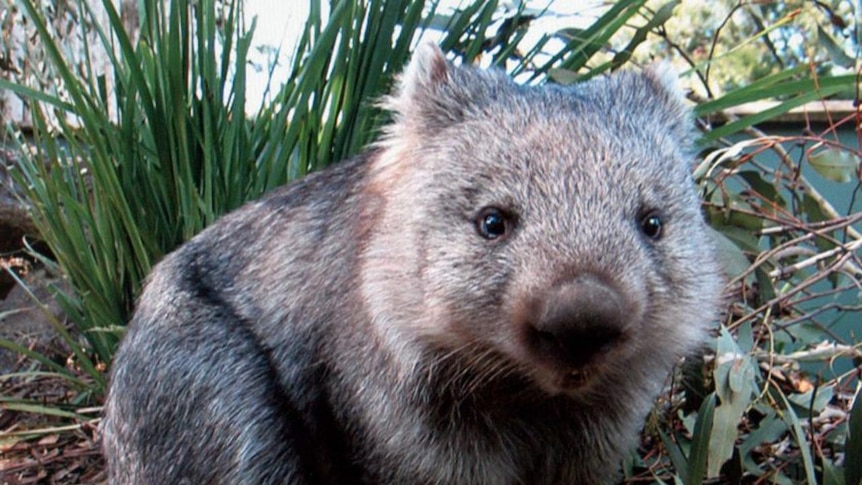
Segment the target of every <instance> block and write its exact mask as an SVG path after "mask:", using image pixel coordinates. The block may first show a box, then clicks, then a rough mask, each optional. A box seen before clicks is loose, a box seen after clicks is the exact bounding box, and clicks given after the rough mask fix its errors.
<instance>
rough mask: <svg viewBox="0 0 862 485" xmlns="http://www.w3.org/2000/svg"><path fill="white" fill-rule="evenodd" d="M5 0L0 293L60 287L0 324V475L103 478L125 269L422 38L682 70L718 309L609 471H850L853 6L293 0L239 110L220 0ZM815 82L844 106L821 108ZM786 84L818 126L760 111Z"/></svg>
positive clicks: (858, 457)
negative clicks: (5, 221)
mask: <svg viewBox="0 0 862 485" xmlns="http://www.w3.org/2000/svg"><path fill="white" fill-rule="evenodd" d="M248 1H252V0H248ZM4 2H5V3H2V4H0V8H2V9H3V10H2V15H0V21H2V23H0V25H2V29H3V34H4V36H3V40H4V42H5V44H4V45H3V48H2V51H0V69H2V70H3V76H2V79H0V90H4V91H5V94H4V96H5V97H4V99H6V100H7V102H9V100H10V99H11V100H14V102H16V103H18V102H20V103H23V104H22V105H21V106H23V107H24V108H25V110H26V113H27V117H28V119H29V120H30V121H29V124H30V125H31V126H30V127H29V128H27V127H25V126H22V125H20V124H19V125H18V126H9V128H8V130H7V135H6V143H8V144H12V145H14V146H15V147H16V150H17V154H16V157H14V158H15V160H14V161H13V162H12V163H11V166H10V167H9V173H10V174H11V175H12V179H13V183H14V190H16V191H18V192H19V193H21V194H22V197H23V200H24V202H25V204H26V206H27V207H28V211H29V215H30V217H32V221H33V223H34V224H35V227H36V229H37V232H36V233H35V234H32V235H31V237H30V238H28V239H26V242H27V244H28V246H27V247H28V248H29V249H28V250H27V252H26V254H23V255H22V256H23V257H22V258H21V260H22V261H25V263H21V264H19V265H13V264H9V261H10V260H9V259H7V260H6V261H7V263H6V266H8V267H9V268H8V269H7V272H8V274H9V275H11V276H12V277H13V278H15V279H16V280H17V281H18V282H19V284H20V285H22V287H23V288H27V285H26V283H25V281H24V280H25V279H26V278H25V277H26V275H25V273H26V272H27V271H31V270H32V268H33V267H41V268H44V270H46V271H49V272H52V273H54V274H57V275H59V277H60V281H62V282H66V283H67V284H62V285H57V286H56V287H55V291H54V298H56V299H57V300H58V301H59V303H60V304H61V305H62V308H63V315H64V317H63V318H60V319H57V318H53V319H50V320H51V321H52V325H53V326H54V330H55V331H56V332H57V333H58V334H59V335H60V337H61V339H62V340H63V343H64V346H63V350H62V351H60V352H53V353H49V352H45V351H40V350H38V349H36V348H35V347H28V346H27V345H24V344H22V343H21V342H18V341H15V340H11V339H4V340H0V348H3V349H5V350H6V351H7V352H12V353H14V354H15V355H16V356H18V358H17V360H16V367H15V368H14V369H12V370H11V371H10V372H8V373H7V374H6V375H4V376H2V377H0V389H2V394H0V412H2V414H0V429H2V430H3V431H0V451H2V452H3V458H0V477H2V480H0V481H3V482H4V483H35V482H40V481H44V482H45V483H83V482H98V481H103V480H104V476H103V475H102V474H101V466H102V465H101V460H100V457H99V454H98V448H97V446H98V432H97V427H98V420H99V418H98V415H99V409H100V408H99V406H100V404H101V400H102V398H103V396H104V393H105V390H106V372H107V369H108V368H109V366H110V361H111V355H112V353H113V350H114V348H115V346H116V344H117V341H118V340H119V338H120V337H121V335H122V332H123V326H124V324H125V323H126V322H127V321H128V319H129V315H130V312H131V310H132V307H133V303H134V299H135V296H136V295H137V294H138V292H139V290H140V287H141V282H142V280H143V278H144V277H145V275H146V274H147V273H148V271H149V269H150V268H151V267H152V265H153V264H154V263H155V262H156V261H158V260H159V258H161V257H162V256H163V255H165V254H166V253H167V252H169V251H171V250H172V249H173V248H175V247H176V246H177V245H179V244H181V243H182V242H183V241H185V240H187V239H189V238H190V237H192V236H193V235H194V234H196V233H197V232H199V231H200V230H201V229H202V228H204V227H205V226H207V225H208V224H210V223H211V222H212V221H213V220H215V219H216V218H217V217H219V216H220V215H221V214H224V213H225V212H227V211H230V210H231V209H234V208H236V207H237V206H239V205H240V204H242V203H244V202H245V201H248V200H251V199H254V198H257V197H259V196H260V195H261V194H263V193H265V192H266V191H268V190H270V189H272V188H273V187H276V186H278V185H281V184H284V183H287V182H288V181H290V180H293V179H295V178H297V177H300V176H302V175H303V174H305V173H307V172H309V171H312V170H316V169H319V168H321V167H324V166H326V165H328V164H330V163H334V162H337V161H339V160H341V159H344V158H346V157H348V156H350V155H352V154H354V153H356V152H357V151H359V150H360V149H361V147H363V146H364V145H366V144H367V143H368V142H370V141H372V140H373V139H374V137H375V136H376V135H377V134H378V132H379V130H378V129H379V127H380V126H381V124H382V123H385V122H386V119H387V116H386V113H381V112H380V111H379V110H378V109H377V107H376V105H375V104H374V103H373V100H374V99H376V98H377V97H379V96H380V95H381V94H383V93H385V92H386V91H387V90H388V89H389V87H390V86H391V82H392V76H393V75H394V74H395V73H397V72H398V71H399V70H400V69H401V67H402V66H403V65H404V63H405V62H406V61H407V59H408V58H409V55H410V52H411V50H412V46H414V45H415V43H416V42H417V41H418V40H419V39H420V38H422V37H423V36H434V38H435V39H437V40H438V42H439V43H440V45H441V47H442V48H443V49H444V50H445V51H446V52H448V53H449V56H450V58H452V59H453V60H454V61H455V62H463V63H474V62H475V63H481V64H483V65H495V66H498V67H500V68H503V69H505V70H507V71H508V72H509V73H511V74H512V75H513V76H515V77H516V79H518V80H519V81H522V82H527V83H544V82H555V83H571V82H577V81H579V80H583V79H587V78H590V77H593V76H600V75H604V74H606V73H607V72H609V71H613V70H616V69H620V68H631V69H637V68H639V67H641V66H642V65H644V64H645V63H648V62H651V61H652V60H653V59H657V58H658V59H670V60H671V61H672V62H673V63H674V64H675V65H676V66H677V67H678V69H679V70H680V72H681V75H682V77H683V79H684V80H685V82H686V83H687V84H688V86H690V90H691V96H690V97H691V99H692V102H693V107H694V109H695V112H696V114H697V116H698V124H699V126H700V128H701V139H700V145H699V146H700V148H701V154H700V155H701V157H700V158H699V162H698V163H697V164H696V165H693V167H692V169H693V173H694V177H695V179H696V181H697V183H698V184H699V187H700V190H701V193H702V195H703V200H704V212H705V214H706V216H707V217H708V219H709V221H710V223H711V225H712V227H713V228H714V230H715V236H716V238H717V240H718V241H719V244H720V246H721V248H722V257H723V258H724V261H725V268H726V272H727V275H728V285H727V288H726V296H727V308H726V310H727V311H726V313H725V314H724V315H723V316H722V320H721V321H720V322H717V325H716V331H715V333H714V339H713V340H712V341H711V342H709V343H708V345H707V346H706V347H705V348H704V351H703V353H702V355H700V356H699V358H697V359H689V360H688V361H686V362H685V363H684V364H683V365H682V366H681V367H680V371H679V372H678V373H677V375H676V376H675V377H674V379H673V380H672V381H670V382H669V383H668V389H667V392H665V393H664V394H663V395H662V396H661V397H660V399H659V400H658V402H657V403H656V408H655V411H654V413H653V414H652V416H651V417H650V419H649V421H648V422H647V425H646V427H645V429H644V432H643V436H642V440H641V445H640V447H639V448H638V449H636V450H633V451H632V454H631V458H630V460H628V461H627V462H626V463H624V464H622V465H623V466H622V468H623V470H624V478H623V480H624V481H625V482H627V483H639V482H644V483H653V482H655V483H684V484H697V483H782V484H790V483H809V484H814V483H822V484H828V485H833V484H835V485H838V484H846V485H851V484H854V485H858V484H860V483H862V404H860V402H862V399H858V396H859V394H860V391H859V389H860V368H862V350H860V341H862V339H860V328H862V325H860V318H859V317H860V315H859V311H860V309H862V302H860V295H862V293H860V277H862V268H860V264H862V263H860V260H859V246H860V244H862V242H860V241H862V234H860V230H862V228H860V225H859V221H860V219H862V215H860V213H859V210H858V207H857V206H858V203H857V194H858V192H859V190H860V183H859V182H860V180H862V179H860V163H859V162H860V154H862V134H860V131H859V130H860V128H859V127H860V121H862V115H860V112H859V110H858V106H859V100H860V94H859V86H860V84H859V82H860V79H859V76H860V73H862V70H860V67H862V64H860V59H862V56H860V48H862V32H860V21H859V20H860V18H862V12H860V8H862V7H860V5H859V4H858V2H853V1H846V0H822V1H802V0H799V1H793V0H786V1H776V2H770V1H731V0H720V1H714V2H698V1H693V0H692V1H673V0H634V1H625V2H608V3H605V4H601V5H602V7H603V8H601V9H599V10H596V11H597V12H599V14H598V15H597V16H596V17H595V18H594V19H593V20H592V21H591V22H590V23H589V24H588V25H586V26H581V24H578V26H575V25H572V26H565V27H562V28H559V29H557V30H554V31H552V32H539V33H538V34H536V30H535V29H536V25H538V24H539V21H540V20H541V19H543V18H546V17H547V16H552V15H554V13H553V10H550V9H546V8H545V4H541V5H539V4H538V3H539V2H503V1H483V2H478V1H472V2H471V1H464V2H461V4H460V5H459V6H457V8H444V7H443V6H440V5H438V4H437V2H435V1H434V0H427V1H424V2H423V1H407V0H378V1H373V2H372V1H370V0H350V1H347V0H330V1H328V2H323V1H322V0H309V4H308V5H309V15H308V19H307V21H306V23H305V26H304V29H303V31H302V32H301V34H300V35H299V42H298V43H297V45H296V47H295V52H293V53H291V54H292V55H290V56H288V58H289V59H290V63H289V66H288V70H289V74H288V76H287V79H286V81H285V82H284V83H283V84H279V85H275V84H273V85H271V86H270V87H269V91H268V92H267V94H266V96H265V97H264V99H263V101H262V102H261V104H260V105H259V106H257V107H255V108H253V109H251V110H249V107H248V104H249V101H248V92H247V90H248V84H247V73H248V70H249V69H250V68H251V67H254V66H250V65H249V62H250V52H251V49H252V48H253V46H254V44H253V35H254V24H253V22H246V21H247V20H248V21H250V20H251V19H246V18H245V14H244V9H243V3H242V2H241V1H240V0H197V1H192V0H167V1H164V2H162V1H159V2H139V3H135V2H127V1H123V2H112V1H110V0H104V1H102V2H99V1H98V0H92V1H89V2H88V1H86V0H64V1H62V0H54V1H49V0H43V1H38V0H20V1H19V2H17V3H14V4H13V3H10V2H11V0H4ZM246 25H249V26H250V27H249V28H247V27H246ZM16 29H18V31H19V32H23V33H24V37H23V38H25V39H27V41H26V42H24V43H23V45H22V43H21V41H20V40H16V39H21V38H22V37H16V36H15V35H13V33H14V32H15V31H16ZM528 39H533V40H530V41H529V42H528ZM535 39H538V40H535ZM257 67H258V68H261V67H262V68H264V69H274V68H275V66H257ZM269 72H273V71H269ZM832 98H840V99H845V100H850V101H851V106H852V109H851V110H850V111H844V112H838V111H835V112H833V111H831V106H833V105H832V104H829V103H827V100H830V99H832ZM767 100H768V101H770V102H771V103H770V104H769V105H766V107H763V108H760V109H756V110H753V111H752V110H744V109H742V108H741V107H742V106H744V105H747V104H748V103H751V102H755V101H767ZM811 102H815V103H816V104H815V105H814V106H819V107H820V109H817V111H820V112H824V113H825V115H824V117H823V118H822V120H825V121H816V120H814V119H813V118H811V117H804V118H803V119H804V121H803V122H802V124H801V125H800V126H801V128H800V129H799V130H798V132H796V133H793V132H791V133H785V134H781V135H776V134H775V133H770V134H767V133H766V132H763V131H761V128H762V127H764V126H768V125H766V124H767V123H768V122H769V121H770V120H775V119H776V118H777V117H779V116H781V115H782V114H784V113H786V112H788V111H790V110H791V109H793V108H797V107H800V106H803V105H806V103H811ZM806 106H809V107H810V106H812V105H810V104H808V105H806ZM249 112H251V113H252V114H248V113H249ZM803 116H804V115H803ZM838 188H841V189H843V190H844V192H845V193H846V194H847V197H845V198H843V199H838V198H836V197H835V196H834V194H835V193H837V189H838ZM35 241H42V242H43V243H44V246H41V248H42V249H38V248H39V247H37V246H34V245H33V244H35ZM34 248H35V249H34ZM33 296H34V298H35V294H33ZM2 317H4V315H3V314H2V313H0V318H2ZM0 324H2V323H0ZM657 351H659V350H657ZM854 397H856V398H855V399H854Z"/></svg>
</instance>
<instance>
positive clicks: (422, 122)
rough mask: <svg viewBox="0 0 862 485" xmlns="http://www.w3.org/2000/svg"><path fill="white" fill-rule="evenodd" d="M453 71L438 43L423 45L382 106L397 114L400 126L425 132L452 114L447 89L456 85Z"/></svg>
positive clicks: (384, 99) (396, 119)
mask: <svg viewBox="0 0 862 485" xmlns="http://www.w3.org/2000/svg"><path fill="white" fill-rule="evenodd" d="M454 70H455V67H454V66H453V65H452V64H451V63H450V62H449V61H448V60H447V59H446V56H445V55H444V54H443V51H441V50H440V48H439V47H437V45H436V44H433V43H431V42H423V43H421V44H419V46H418V47H417V48H416V51H415V52H414V53H413V58H412V59H411V60H410V63H409V64H408V65H407V68H406V69H405V70H404V72H403V73H401V75H400V76H399V77H398V84H397V85H396V87H395V90H394V92H393V93H392V94H390V95H389V96H386V97H384V98H383V100H382V103H381V105H382V107H383V108H384V109H386V110H388V111H390V112H392V113H393V114H394V115H395V122H396V124H397V125H401V127H402V128H408V130H409V129H418V130H419V131H420V132H421V131H424V129H427V128H429V127H430V126H432V125H434V124H435V123H434V120H435V119H436V118H437V117H438V116H439V114H440V113H441V112H442V113H447V112H448V113H449V114H448V116H450V117H451V116H452V115H453V113H452V110H451V109H448V108H449V107H448V105H449V104H450V103H449V101H448V98H449V96H447V94H446V92H447V90H446V89H444V88H445V87H446V86H450V85H451V84H453V79H452V78H453V73H454Z"/></svg>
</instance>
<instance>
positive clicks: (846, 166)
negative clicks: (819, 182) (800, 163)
mask: <svg viewBox="0 0 862 485" xmlns="http://www.w3.org/2000/svg"><path fill="white" fill-rule="evenodd" d="M808 162H809V163H810V164H811V167H812V168H813V169H814V171H815V172H817V173H818V174H820V176H821V177H823V178H825V179H827V180H831V181H832V182H838V183H849V182H853V181H854V180H856V178H857V177H856V171H857V170H858V168H859V157H858V156H857V155H855V154H853V153H851V152H850V151H849V150H844V149H839V148H835V147H826V148H823V149H820V150H817V151H815V152H814V153H811V154H809V155H808Z"/></svg>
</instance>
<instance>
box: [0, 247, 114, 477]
mask: <svg viewBox="0 0 862 485" xmlns="http://www.w3.org/2000/svg"><path fill="white" fill-rule="evenodd" d="M8 270H11V271H14V272H15V274H16V275H17V276H18V277H19V278H20V279H21V280H22V281H24V282H25V283H26V286H27V288H28V290H29V291H28V290H25V289H24V287H23V286H21V285H18V284H16V283H15V278H13V277H12V276H11V275H10V274H9V273H8ZM0 274H2V275H3V278H2V279H0V484H2V485H17V484H61V485H66V484H90V483H93V484H101V483H106V482H107V481H106V479H105V476H104V462H103V459H102V456H101V454H100V452H99V442H98V423H99V415H100V411H101V410H100V408H99V407H90V408H84V409H82V408H81V407H80V406H79V405H76V403H80V402H87V401H89V399H88V396H87V395H84V394H82V393H81V391H80V390H77V389H74V388H73V387H72V385H70V383H69V381H68V380H66V379H63V378H60V377H57V376H56V375H52V374H48V373H46V372H45V371H46V370H48V367H47V366H46V365H45V364H40V363H38V362H36V361H35V360H34V359H31V358H28V357H26V356H23V355H21V354H20V353H19V352H17V351H15V350H13V349H10V348H8V345H5V346H4V345H2V342H3V341H5V342H7V343H8V342H13V343H14V344H17V345H20V346H21V347H23V348H24V349H27V351H32V352H38V353H39V354H41V355H43V356H45V357H47V358H48V359H50V360H51V361H53V362H54V363H56V364H59V365H61V366H64V367H66V368H74V365H71V364H72V363H71V362H69V361H68V359H69V356H70V355H71V352H70V351H69V348H68V346H67V345H66V344H65V343H64V342H63V340H62V339H61V338H60V337H59V334H58V332H57V331H56V330H55V328H54V325H56V324H58V323H59V324H64V318H63V316H62V312H61V310H60V308H59V305H58V304H57V303H56V302H55V301H54V300H53V298H51V292H50V290H49V288H48V286H49V285H50V284H60V285H62V282H61V281H59V280H58V279H57V278H55V277H54V276H52V275H50V274H48V273H47V272H46V271H45V270H44V269H38V268H34V264H33V262H32V261H29V260H27V259H26V258H23V257H21V256H19V255H11V256H10V255H8V254H7V255H5V256H4V255H2V254H0ZM34 297H35V300H34ZM35 301H39V302H42V303H43V304H44V305H45V306H44V307H42V306H40V305H39V304H37V303H35ZM81 377H82V378H85V377H84V376H81ZM48 413H53V415H52V414H48Z"/></svg>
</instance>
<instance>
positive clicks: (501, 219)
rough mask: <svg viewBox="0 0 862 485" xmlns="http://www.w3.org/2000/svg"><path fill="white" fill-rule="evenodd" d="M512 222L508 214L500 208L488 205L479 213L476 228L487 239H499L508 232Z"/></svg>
mask: <svg viewBox="0 0 862 485" xmlns="http://www.w3.org/2000/svg"><path fill="white" fill-rule="evenodd" d="M509 225H510V223H509V221H508V219H507V218H506V215H505V214H504V213H503V211H501V210H500V209H497V208H495V207H488V208H485V209H483V210H482V212H480V213H479V217H478V219H477V220H476V229H477V230H478V231H479V235H480V236H482V237H484V238H485V239H497V238H500V237H504V236H506V235H507V234H508V232H509V230H510V227H509Z"/></svg>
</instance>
